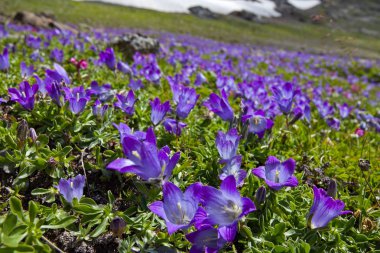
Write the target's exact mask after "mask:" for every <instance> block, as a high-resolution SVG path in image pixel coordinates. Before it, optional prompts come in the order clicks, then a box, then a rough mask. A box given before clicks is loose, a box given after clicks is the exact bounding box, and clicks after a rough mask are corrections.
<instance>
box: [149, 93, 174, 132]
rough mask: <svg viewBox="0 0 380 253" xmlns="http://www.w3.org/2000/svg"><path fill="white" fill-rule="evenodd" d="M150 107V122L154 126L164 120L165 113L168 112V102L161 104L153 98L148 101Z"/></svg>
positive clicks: (157, 99)
mask: <svg viewBox="0 0 380 253" xmlns="http://www.w3.org/2000/svg"><path fill="white" fill-rule="evenodd" d="M150 106H151V108H152V113H151V114H150V120H151V121H152V123H153V125H155V126H156V125H158V123H160V122H161V121H162V120H163V119H164V117H165V115H166V113H167V112H168V111H169V110H170V102H169V101H166V102H165V103H162V104H161V101H160V99H159V98H155V99H154V100H153V101H150Z"/></svg>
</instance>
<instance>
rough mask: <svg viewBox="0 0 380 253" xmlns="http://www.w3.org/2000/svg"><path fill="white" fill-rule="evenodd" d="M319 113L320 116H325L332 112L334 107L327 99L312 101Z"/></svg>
mask: <svg viewBox="0 0 380 253" xmlns="http://www.w3.org/2000/svg"><path fill="white" fill-rule="evenodd" d="M314 103H315V105H316V107H317V109H318V112H319V114H320V115H321V117H322V118H326V117H327V116H329V115H333V114H334V107H333V106H332V105H330V104H329V102H328V101H320V100H317V101H314Z"/></svg>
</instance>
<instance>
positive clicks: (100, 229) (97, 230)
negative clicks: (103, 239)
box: [90, 218, 108, 237]
mask: <svg viewBox="0 0 380 253" xmlns="http://www.w3.org/2000/svg"><path fill="white" fill-rule="evenodd" d="M107 225H108V219H107V218H106V219H103V221H102V223H100V224H99V225H98V226H97V227H96V228H95V229H94V231H92V232H91V234H90V236H91V237H98V236H99V235H101V234H102V233H103V232H104V231H105V230H106V228H107Z"/></svg>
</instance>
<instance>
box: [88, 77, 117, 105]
mask: <svg viewBox="0 0 380 253" xmlns="http://www.w3.org/2000/svg"><path fill="white" fill-rule="evenodd" d="M90 85H91V88H89V89H87V90H86V93H87V94H88V95H90V96H92V95H96V96H97V97H98V98H99V100H100V101H101V102H105V101H107V100H109V99H111V98H113V97H114V94H115V93H114V91H113V90H112V86H111V85H110V84H108V83H106V84H104V85H99V84H98V82H97V81H92V82H91V84H90Z"/></svg>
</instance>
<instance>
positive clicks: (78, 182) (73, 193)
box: [56, 174, 86, 203]
mask: <svg viewBox="0 0 380 253" xmlns="http://www.w3.org/2000/svg"><path fill="white" fill-rule="evenodd" d="M85 181H86V179H85V177H84V176H82V175H80V174H79V175H77V176H76V177H74V178H69V179H67V180H66V179H63V178H61V180H59V184H58V185H57V186H56V188H57V189H58V191H59V193H61V194H62V196H63V197H64V198H65V200H66V201H67V202H69V203H72V201H73V199H74V198H76V199H78V200H80V198H81V197H82V196H83V188H84V185H85Z"/></svg>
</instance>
